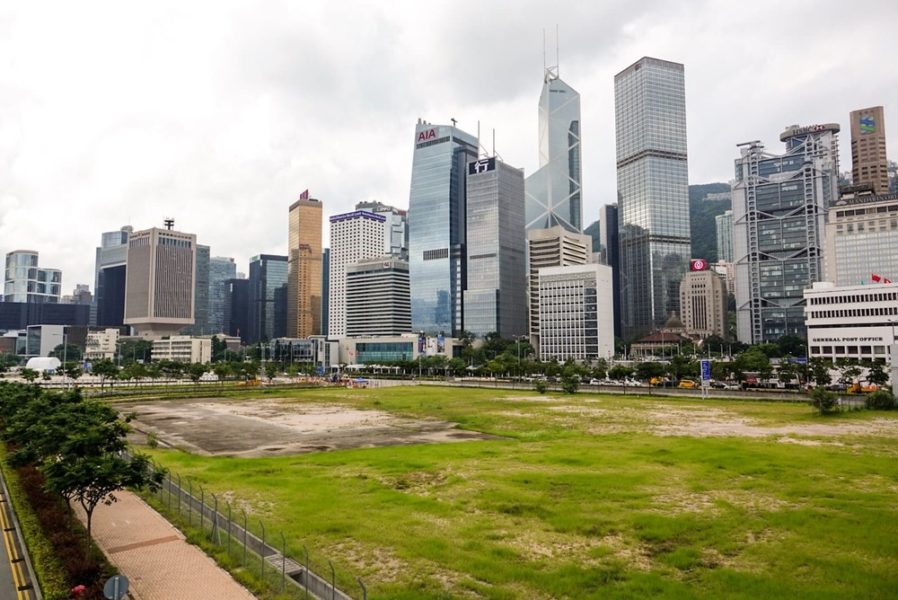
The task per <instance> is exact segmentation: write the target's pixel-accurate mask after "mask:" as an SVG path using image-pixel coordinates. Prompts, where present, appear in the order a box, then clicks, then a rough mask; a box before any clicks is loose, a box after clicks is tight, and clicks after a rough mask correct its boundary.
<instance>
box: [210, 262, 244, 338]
mask: <svg viewBox="0 0 898 600" xmlns="http://www.w3.org/2000/svg"><path fill="white" fill-rule="evenodd" d="M235 277H237V265H236V264H235V263H234V259H233V258H230V257H225V256H215V257H212V258H211V259H209V318H208V320H207V323H208V331H207V332H206V333H227V329H226V327H227V322H226V321H225V303H226V302H227V293H228V290H227V286H226V282H227V281H228V280H229V279H234V278H235Z"/></svg>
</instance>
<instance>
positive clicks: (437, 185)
mask: <svg viewBox="0 0 898 600" xmlns="http://www.w3.org/2000/svg"><path fill="white" fill-rule="evenodd" d="M477 148H478V143H477V138H475V137H474V136H472V135H470V134H468V133H465V132H464V131H462V130H460V129H457V128H456V127H452V126H448V125H433V124H431V123H427V122H425V121H421V120H419V121H418V124H417V126H416V127H415V153H414V159H413V161H412V181H411V191H410V194H409V209H408V226H409V241H408V246H409V277H410V283H411V297H412V328H413V329H414V330H415V331H424V332H425V333H429V334H438V333H440V332H443V333H444V334H446V335H453V336H456V335H458V334H460V333H461V332H462V330H463V329H464V319H463V314H462V293H463V291H464V288H465V271H464V267H465V247H464V243H465V172H466V169H467V166H468V163H469V162H471V161H473V160H476V159H477Z"/></svg>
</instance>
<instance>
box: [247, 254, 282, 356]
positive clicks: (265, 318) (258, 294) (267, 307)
mask: <svg viewBox="0 0 898 600" xmlns="http://www.w3.org/2000/svg"><path fill="white" fill-rule="evenodd" d="M287 269H288V260H287V257H286V256H277V255H275V254H260V255H258V256H254V257H252V258H251V259H250V260H249V306H248V310H249V321H248V323H247V325H248V328H249V330H248V332H247V336H246V337H247V341H248V342H249V343H250V344H255V343H256V342H267V341H269V340H273V339H275V338H279V337H285V336H286V334H287V304H286V300H287V293H288V291H287V290H288V283H287Z"/></svg>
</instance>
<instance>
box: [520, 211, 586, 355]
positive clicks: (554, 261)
mask: <svg viewBox="0 0 898 600" xmlns="http://www.w3.org/2000/svg"><path fill="white" fill-rule="evenodd" d="M591 259H592V238H591V237H590V236H588V235H585V234H582V233H571V232H570V231H568V230H567V229H565V228H564V227H562V226H561V225H556V226H555V227H550V228H548V229H531V230H530V231H528V232H527V261H528V268H529V271H528V282H527V288H528V292H527V295H528V304H529V309H530V343H531V345H533V347H534V348H535V349H537V351H539V314H540V313H539V270H540V269H543V268H546V267H568V266H571V265H585V264H587V263H590V262H592V260H591Z"/></svg>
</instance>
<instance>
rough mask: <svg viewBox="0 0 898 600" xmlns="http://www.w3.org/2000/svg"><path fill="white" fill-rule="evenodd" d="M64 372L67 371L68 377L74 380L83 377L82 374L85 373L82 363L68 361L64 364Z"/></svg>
mask: <svg viewBox="0 0 898 600" xmlns="http://www.w3.org/2000/svg"><path fill="white" fill-rule="evenodd" d="M63 372H64V373H65V376H66V377H68V378H69V379H72V380H74V381H77V380H78V378H79V377H81V375H82V374H83V373H84V371H83V370H82V369H81V365H80V364H78V363H76V362H67V363H66V364H65V365H64V366H63Z"/></svg>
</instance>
